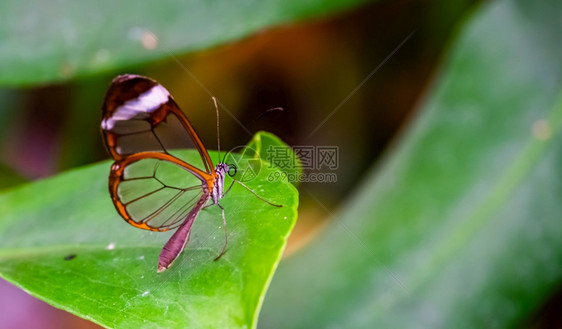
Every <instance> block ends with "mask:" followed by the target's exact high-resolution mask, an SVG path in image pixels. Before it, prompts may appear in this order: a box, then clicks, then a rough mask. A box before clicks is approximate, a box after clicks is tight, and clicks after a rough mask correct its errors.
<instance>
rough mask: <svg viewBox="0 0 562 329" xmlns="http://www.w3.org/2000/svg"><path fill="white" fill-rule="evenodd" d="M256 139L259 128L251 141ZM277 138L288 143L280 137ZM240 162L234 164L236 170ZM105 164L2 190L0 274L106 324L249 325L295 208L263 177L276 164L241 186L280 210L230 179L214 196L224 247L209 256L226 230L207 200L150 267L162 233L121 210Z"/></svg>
mask: <svg viewBox="0 0 562 329" xmlns="http://www.w3.org/2000/svg"><path fill="white" fill-rule="evenodd" d="M268 138H269V140H271V135H268ZM259 139H260V134H258V135H256V137H255V140H254V141H253V142H252V143H253V144H254V145H255V143H256V140H257V141H258V143H259ZM276 144H277V145H278V146H279V147H286V145H284V144H283V143H281V142H280V141H279V140H278V139H277V140H276ZM190 155H191V156H193V157H197V156H198V155H197V153H196V152H190ZM211 157H212V158H213V159H214V158H216V154H215V153H213V154H211ZM246 161H247V160H245V159H241V160H240V161H239V162H238V165H239V166H240V167H241V168H244V167H245V166H246V165H247V162H246ZM252 161H253V160H252ZM109 165H110V164H109V162H104V163H101V164H96V165H93V166H89V167H86V168H82V169H78V170H73V171H71V172H68V173H65V174H62V175H59V176H57V177H55V178H52V179H47V180H44V181H40V182H36V183H33V184H29V185H26V186H24V187H21V188H17V189H14V190H12V191H10V192H7V193H4V194H2V195H0V209H2V216H1V217H0V275H1V276H2V277H3V278H5V279H6V280H8V281H10V282H12V283H13V284H15V285H17V286H19V287H21V288H22V289H24V290H26V291H28V292H29V293H30V294H32V295H34V296H36V297H38V298H40V299H43V300H45V301H47V302H48V303H50V304H52V305H54V306H56V307H59V308H62V309H64V310H67V311H69V312H72V313H74V314H76V315H79V316H81V317H84V318H86V319H90V320H92V321H94V322H96V323H99V324H101V325H103V326H107V327H117V328H140V327H162V328H187V327H192V328H251V327H253V326H254V325H255V320H256V314H257V311H258V310H259V307H260V305H261V301H262V299H263V295H264V293H265V290H266V288H267V285H268V283H269V280H270V279H271V276H272V275H273V271H274V269H275V267H276V265H277V262H278V261H279V259H280V256H281V253H282V251H283V248H284V246H285V242H286V238H287V236H288V234H289V232H290V230H291V228H292V227H293V225H294V223H295V220H296V215H297V210H296V209H297V204H298V196H297V191H296V189H295V188H294V187H293V185H291V184H290V183H288V182H287V181H286V180H284V181H283V180H270V179H268V177H269V176H270V175H272V174H274V173H276V172H277V171H278V170H279V169H277V168H276V167H272V166H271V165H269V164H268V163H267V162H262V165H261V169H260V171H259V174H258V175H257V177H255V178H254V179H252V180H250V181H246V184H247V185H248V186H250V187H251V188H253V189H254V190H255V192H256V193H258V194H259V195H260V196H262V197H264V198H267V199H269V200H271V201H273V202H275V203H278V204H282V205H283V207H282V208H276V207H272V206H270V205H268V204H266V203H265V202H263V201H261V200H259V199H258V198H256V197H255V196H253V195H252V194H251V193H250V192H249V191H247V190H245V189H244V188H242V187H241V186H239V185H235V186H234V187H233V188H232V190H231V191H230V192H229V194H228V195H227V196H226V197H225V198H224V199H223V200H222V202H221V204H222V205H223V206H224V208H225V209H226V217H227V222H228V231H229V247H228V251H227V253H226V254H225V255H224V256H223V257H222V258H221V259H220V260H219V261H217V262H213V258H214V257H215V256H216V255H217V253H218V252H219V251H220V248H221V247H222V244H223V241H224V236H223V231H222V229H221V225H222V219H221V216H220V209H219V208H218V207H209V208H207V209H205V210H204V211H202V212H201V213H200V215H199V217H198V219H197V221H196V222H195V224H194V228H193V233H192V237H191V241H190V242H189V244H188V246H187V249H186V250H185V251H184V252H183V253H182V255H181V256H180V258H178V260H177V261H176V263H175V264H174V265H173V266H172V267H171V268H170V269H169V270H167V271H165V272H163V273H159V274H157V273H156V263H157V259H158V255H159V253H160V249H161V248H162V246H163V244H164V243H165V241H166V240H167V238H168V237H169V236H170V234H168V233H156V232H147V231H142V230H139V229H136V228H134V227H132V226H129V225H127V224H126V223H125V222H124V221H123V220H122V219H121V218H120V217H119V215H118V214H117V213H116V211H115V209H114V208H113V205H112V203H111V200H110V198H109V193H108V192H107V174H108V170H109Z"/></svg>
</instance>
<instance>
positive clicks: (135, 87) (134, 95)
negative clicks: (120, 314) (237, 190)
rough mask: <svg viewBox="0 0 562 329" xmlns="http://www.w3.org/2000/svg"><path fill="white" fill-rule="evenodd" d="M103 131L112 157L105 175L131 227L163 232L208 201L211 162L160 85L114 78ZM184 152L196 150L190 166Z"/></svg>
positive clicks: (195, 135) (194, 134)
mask: <svg viewBox="0 0 562 329" xmlns="http://www.w3.org/2000/svg"><path fill="white" fill-rule="evenodd" d="M101 127H102V133H103V136H104V140H105V142H106V146H107V148H108V151H109V153H110V154H111V156H112V157H113V158H114V159H115V163H114V164H113V165H112V167H111V172H110V176H109V190H110V194H111V198H112V200H113V203H114V205H115V207H116V209H117V211H118V212H119V213H120V214H121V216H122V217H123V218H124V219H125V220H126V221H127V222H129V223H130V224H131V225H133V226H136V227H139V228H142V229H147V230H155V231H166V230H169V229H172V228H175V227H177V226H179V224H180V223H181V222H182V221H183V220H184V219H185V218H186V216H187V215H188V213H189V211H190V210H191V209H192V208H193V206H194V205H195V204H197V203H198V202H206V201H207V200H208V199H209V196H210V192H211V191H210V189H209V182H210V181H212V179H213V174H214V169H213V166H212V162H211V160H210V158H209V155H208V154H207V151H206V150H205V148H204V147H203V145H202V143H201V141H200V140H199V138H198V136H197V134H196V133H195V131H194V129H193V127H192V126H191V124H190V123H189V121H188V119H187V117H186V116H185V115H184V114H183V113H182V112H181V110H180V109H179V108H178V106H177V105H176V103H175V102H174V101H173V99H172V98H171V96H170V95H169V93H168V91H167V90H166V89H165V88H164V87H162V86H161V85H160V84H158V83H157V82H155V81H154V80H151V79H148V78H145V77H140V76H134V75H126V76H119V77H117V78H116V79H114V81H113V83H112V85H111V87H110V88H109V90H108V92H107V94H106V98H105V101H104V106H103V119H102V125H101ZM186 148H192V149H193V148H195V150H191V152H192V156H189V159H190V160H191V161H189V162H188V161H187V157H188V154H189V152H190V151H186V150H185V149H186ZM194 152H198V154H197V153H196V155H197V156H193V153H194ZM193 159H198V161H193Z"/></svg>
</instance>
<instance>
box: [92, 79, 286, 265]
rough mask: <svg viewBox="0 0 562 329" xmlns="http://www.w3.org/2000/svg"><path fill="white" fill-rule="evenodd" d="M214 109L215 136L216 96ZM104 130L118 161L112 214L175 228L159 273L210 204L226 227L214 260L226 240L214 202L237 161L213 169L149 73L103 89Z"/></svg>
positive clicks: (165, 228) (192, 131) (181, 115)
mask: <svg viewBox="0 0 562 329" xmlns="http://www.w3.org/2000/svg"><path fill="white" fill-rule="evenodd" d="M213 100H214V98H213ZM215 108H216V110H217V134H218V107H217V106H216V101H215ZM101 130H102V134H103V138H104V142H105V145H106V147H107V150H108V152H109V154H110V155H111V157H112V158H113V159H114V160H115V162H114V163H113V165H112V166H111V171H110V173H109V193H110V195H111V200H112V201H113V204H114V205H115V209H117V212H118V213H119V214H120V215H121V216H122V217H123V219H125V221H127V222H128V223H129V224H131V225H133V226H135V227H138V228H141V229H145V230H151V231H159V232H164V231H168V230H171V229H174V228H177V230H176V232H175V233H174V234H173V235H172V237H171V238H170V239H169V240H168V242H166V244H165V245H164V248H163V249H162V251H161V253H160V257H159V259H158V272H162V271H164V270H166V269H167V268H169V267H170V266H171V265H172V263H173V262H174V260H176V258H177V257H178V256H179V255H180V253H181V252H182V251H183V249H184V247H185V245H186V243H187V241H188V240H189V235H190V233H191V226H192V225H193V222H194V221H195V218H196V217H197V215H198V214H199V212H200V211H201V210H202V209H203V208H205V207H207V206H210V205H217V206H218V207H219V208H220V209H221V211H222V219H223V225H224V230H225V231H224V232H225V242H224V245H223V248H222V250H221V252H220V254H219V255H218V256H217V257H216V258H215V260H218V259H219V258H220V257H221V256H222V255H223V254H224V252H225V251H226V245H227V241H228V238H227V233H226V219H225V215H224V208H223V207H222V206H221V205H220V203H219V201H220V199H222V198H223V197H224V195H225V194H226V193H227V192H228V191H229V190H230V188H231V187H232V185H230V187H229V188H228V190H227V191H226V192H225V191H224V180H225V175H226V174H228V175H229V176H231V177H233V176H234V175H235V174H236V167H235V166H234V165H228V164H226V163H224V160H223V161H219V163H217V166H216V167H213V162H212V161H211V158H210V157H209V154H208V153H207V150H206V149H205V147H204V146H203V143H202V142H201V140H200V139H199V136H197V133H196V132H195V129H193V126H192V125H191V123H190V122H189V120H188V119H187V117H186V116H185V114H184V113H183V112H182V111H181V110H180V108H179V107H178V105H177V104H176V102H175V101H174V99H173V98H172V96H171V95H170V93H169V92H168V91H167V90H166V89H165V88H164V87H163V86H162V85H160V84H159V83H158V82H156V81H154V80H152V79H150V78H147V77H143V76H139V75H131V74H125V75H120V76H118V77H116V78H115V79H113V81H112V83H111V86H110V87H109V89H108V90H107V93H106V95H105V100H104V103H103V118H102V121H101ZM219 144H220V142H219ZM219 147H220V146H219ZM186 148H195V149H196V150H197V152H198V155H199V158H200V161H198V162H197V163H193V162H187V161H186V160H185V154H186V153H185V152H186V151H185V149H186ZM219 153H220V149H219ZM219 157H220V155H219ZM225 157H226V156H225ZM234 182H237V183H239V184H241V185H242V186H243V187H244V188H246V189H248V190H249V191H250V192H252V193H253V194H254V195H255V196H256V197H258V198H259V199H260V200H263V201H265V202H267V203H268V204H270V205H272V206H276V207H281V205H276V204H273V203H271V202H269V201H267V200H265V199H263V198H261V197H260V196H258V195H257V194H255V193H254V192H253V191H252V190H251V189H250V188H248V187H247V186H246V185H245V184H243V183H242V182H240V181H238V180H236V179H234V178H233V182H232V183H234Z"/></svg>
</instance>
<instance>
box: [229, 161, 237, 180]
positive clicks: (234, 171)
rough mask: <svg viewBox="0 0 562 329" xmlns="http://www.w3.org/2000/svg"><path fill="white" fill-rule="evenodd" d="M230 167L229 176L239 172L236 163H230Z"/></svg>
mask: <svg viewBox="0 0 562 329" xmlns="http://www.w3.org/2000/svg"><path fill="white" fill-rule="evenodd" d="M228 166H229V167H230V168H229V169H228V176H230V177H234V176H235V175H236V173H237V169H236V165H235V164H230V165H228Z"/></svg>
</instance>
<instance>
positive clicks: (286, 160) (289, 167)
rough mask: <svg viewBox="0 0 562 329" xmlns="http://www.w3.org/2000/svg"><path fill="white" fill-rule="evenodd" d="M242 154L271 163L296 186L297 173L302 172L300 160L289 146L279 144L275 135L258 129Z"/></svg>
mask: <svg viewBox="0 0 562 329" xmlns="http://www.w3.org/2000/svg"><path fill="white" fill-rule="evenodd" d="M244 154H245V155H246V156H250V157H253V158H259V159H261V160H266V161H268V162H270V163H273V164H274V165H275V166H276V167H278V168H279V169H280V170H281V173H282V175H281V176H280V177H283V178H287V179H288V181H289V182H291V183H293V184H294V185H295V186H298V184H299V179H298V175H300V174H301V173H302V165H301V161H300V159H299V157H298V156H297V155H296V154H295V152H294V151H293V150H292V149H291V148H289V147H285V145H279V142H278V138H277V137H276V136H275V135H273V134H270V133H268V132H263V131H260V132H259V133H258V134H256V135H255V136H254V138H253V139H252V140H251V141H250V142H249V143H248V145H247V146H246V149H245V150H244ZM272 178H274V177H273V176H272Z"/></svg>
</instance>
